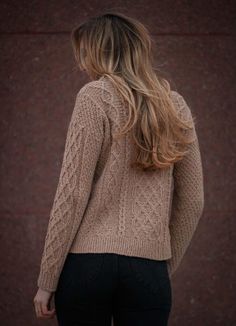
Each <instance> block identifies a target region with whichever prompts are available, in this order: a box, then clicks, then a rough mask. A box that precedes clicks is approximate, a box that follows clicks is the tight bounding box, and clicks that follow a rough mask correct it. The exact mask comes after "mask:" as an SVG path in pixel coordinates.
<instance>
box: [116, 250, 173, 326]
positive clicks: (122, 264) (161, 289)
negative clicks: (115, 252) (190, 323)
mask: <svg viewBox="0 0 236 326" xmlns="http://www.w3.org/2000/svg"><path fill="white" fill-rule="evenodd" d="M118 262H119V263H118V268H119V282H118V283H119V286H118V287H117V291H116V293H115V299H114V306H113V319H114V326H131V325H135V326H146V325H149V326H152V325H158V326H166V325H168V319H169V315H170V311H171V306H172V290H171V282H170V278H169V274H168V270H167V263H166V260H159V261H157V260H151V259H145V258H140V257H132V256H123V255H121V256H119V258H118Z"/></svg>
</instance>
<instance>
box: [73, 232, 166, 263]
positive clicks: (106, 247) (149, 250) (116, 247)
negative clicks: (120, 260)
mask: <svg viewBox="0 0 236 326" xmlns="http://www.w3.org/2000/svg"><path fill="white" fill-rule="evenodd" d="M69 252H72V253H86V252H87V253H89V252H95V253H103V252H104V253H117V254H121V255H126V256H137V257H143V258H149V259H155V260H164V259H169V258H171V247H170V243H169V242H166V243H163V242H162V243H160V242H158V241H155V242H154V241H153V242H151V241H147V240H146V241H142V240H135V239H130V238H129V239H127V238H125V237H113V238H111V237H100V238H91V237H87V238H86V239H84V238H80V237H79V236H78V237H77V238H76V240H75V242H74V243H73V244H72V246H71V248H70V251H69Z"/></svg>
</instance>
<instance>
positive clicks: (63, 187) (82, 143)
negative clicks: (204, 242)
mask: <svg viewBox="0 0 236 326" xmlns="http://www.w3.org/2000/svg"><path fill="white" fill-rule="evenodd" d="M104 114H105V113H104V112H103V111H102V109H101V108H100V107H98V106H97V104H96V101H94V99H93V96H92V94H91V92H90V96H89V95H88V92H86V87H85V86H84V87H83V88H82V89H81V90H80V91H79V93H78V94H77V96H76V101H75V106H74V109H73V112H72V116H71V120H70V123H69V128H68V131H67V136H66V142H65V150H64V156H63V160H62V166H61V172H60V176H59V182H58V186H57V190H56V194H55V198H54V202H53V205H52V208H51V212H50V218H49V223H48V227H47V232H46V237H45V244H44V250H43V254H42V259H41V265H40V273H39V276H38V281H37V285H38V287H40V288H41V289H44V290H47V291H51V292H54V291H55V290H56V288H57V284H58V280H59V276H60V273H61V270H62V268H63V265H64V262H65V259H66V256H67V253H68V251H69V249H70V246H71V244H72V241H73V239H74V237H75V235H76V232H77V230H78V228H79V225H80V222H81V220H82V217H83V214H84V212H85V209H86V205H87V203H88V200H89V196H90V191H91V187H92V183H93V176H94V172H95V168H96V164H97V161H98V158H99V154H100V150H101V146H102V142H103V136H104V133H103V122H104Z"/></svg>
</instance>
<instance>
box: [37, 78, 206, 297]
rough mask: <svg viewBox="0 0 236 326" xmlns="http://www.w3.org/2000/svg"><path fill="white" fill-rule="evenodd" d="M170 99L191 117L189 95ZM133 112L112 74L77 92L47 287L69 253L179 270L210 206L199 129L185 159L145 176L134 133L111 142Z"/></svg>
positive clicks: (46, 254)
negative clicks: (159, 263) (136, 164)
mask: <svg viewBox="0 0 236 326" xmlns="http://www.w3.org/2000/svg"><path fill="white" fill-rule="evenodd" d="M171 96H172V98H173V101H174V103H175V107H176V109H177V110H178V111H179V112H180V114H182V115H183V116H184V117H186V119H189V118H191V119H192V114H191V111H190V109H189V107H188V105H187V104H186V102H185V100H184V99H183V97H182V96H181V95H180V94H179V93H178V92H176V91H172V94H171ZM127 117H128V116H127V108H126V107H125V105H124V102H123V100H122V98H121V96H119V93H118V91H117V90H116V89H115V88H114V86H113V85H112V83H111V81H110V80H109V79H108V78H107V77H106V76H103V77H101V78H100V79H98V80H94V81H90V82H88V83H87V84H85V85H84V86H83V87H82V88H81V89H80V91H79V92H78V94H77V97H76V100H75V106H74V110H73V113H72V116H71V121H70V124H69V128H68V132H67V137H66V143H65V151H64V156H63V161H62V167H61V172H60V177H59V183H58V187H57V190H56V194H55V199H54V202H53V206H52V209H51V212H50V218H49V223H48V228H47V233H46V238H45V244H44V251H43V254H42V260H41V266H40V273H39V277H38V282H37V284H38V286H39V287H40V288H41V289H45V290H48V291H52V292H54V291H55V290H56V288H57V284H58V280H59V276H60V273H61V271H62V268H63V264H64V262H65V259H66V256H67V254H68V252H74V253H88V252H97V253H100V252H106V253H117V254H123V255H128V256H138V257H145V258H149V259H156V260H163V259H168V272H169V275H170V276H171V275H172V274H173V272H174V271H175V270H176V269H177V267H178V265H179V263H180V261H181V259H182V257H183V255H184V253H185V251H186V249H187V247H188V245H189V243H190V240H191V238H192V236H193V234H194V231H195V229H196V226H197V224H198V221H199V218H200V217H201V214H202V211H203V206H204V192H203V173H202V163H201V156H200V151H199V143H198V138H197V134H196V129H195V127H194V129H193V135H194V137H195V141H194V142H193V143H192V144H191V145H190V150H189V153H188V155H186V157H185V158H184V159H183V160H182V161H181V162H177V163H175V164H174V165H172V166H171V168H169V169H167V170H166V169H165V170H156V171H149V172H148V173H147V172H142V171H137V170H134V169H133V168H131V167H130V166H129V164H130V162H131V160H132V158H133V155H134V152H135V148H134V144H133V143H132V142H131V139H130V136H129V134H128V135H127V134H126V136H125V138H122V139H120V140H119V141H114V140H113V139H112V134H113V133H114V132H116V131H117V128H118V127H119V126H120V125H123V124H124V122H125V121H126V119H127Z"/></svg>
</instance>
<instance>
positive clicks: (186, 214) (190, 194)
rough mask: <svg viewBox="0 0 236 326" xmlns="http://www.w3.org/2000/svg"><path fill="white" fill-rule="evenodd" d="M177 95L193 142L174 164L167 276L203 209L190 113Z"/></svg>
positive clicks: (201, 178)
mask: <svg viewBox="0 0 236 326" xmlns="http://www.w3.org/2000/svg"><path fill="white" fill-rule="evenodd" d="M177 94H178V100H177V102H178V106H179V108H180V114H181V115H183V116H184V117H185V119H187V120H191V121H192V122H193V129H191V131H189V130H188V131H187V133H188V134H189V136H190V138H191V139H193V140H194V141H193V143H191V144H188V145H187V146H188V153H187V154H186V155H185V157H184V158H183V159H182V160H181V161H178V162H176V163H175V164H174V169H173V177H174V191H173V200H172V210H171V216H170V223H169V229H170V236H171V251H172V257H171V258H170V259H168V260H167V268H168V273H169V275H170V276H172V274H173V273H174V272H175V271H176V269H177V268H178V266H179V264H180V262H181V259H182V258H183V256H184V254H185V252H186V250H187V248H188V246H189V244H190V241H191V239H192V237H193V234H194V232H195V230H196V227H197V225H198V222H199V219H200V217H201V215H202V212H203V208H204V187H203V169H202V161H201V153H200V148H199V142H198V137H197V133H196V128H195V124H194V121H193V117H192V113H191V111H190V108H189V106H188V105H187V103H186V101H185V100H184V98H183V97H182V96H181V95H180V94H179V93H177Z"/></svg>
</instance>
